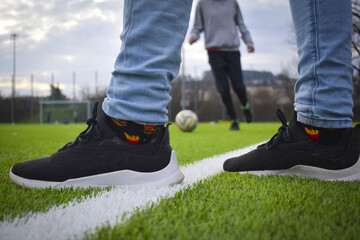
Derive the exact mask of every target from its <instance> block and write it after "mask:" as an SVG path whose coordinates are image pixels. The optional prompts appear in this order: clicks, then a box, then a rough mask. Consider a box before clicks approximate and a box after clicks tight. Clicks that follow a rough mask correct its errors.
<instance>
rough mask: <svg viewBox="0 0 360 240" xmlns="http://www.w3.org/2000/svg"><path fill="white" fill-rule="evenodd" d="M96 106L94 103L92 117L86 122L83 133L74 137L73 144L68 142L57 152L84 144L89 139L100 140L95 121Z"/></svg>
mask: <svg viewBox="0 0 360 240" xmlns="http://www.w3.org/2000/svg"><path fill="white" fill-rule="evenodd" d="M98 104H99V103H98V102H95V104H94V108H93V116H92V117H91V118H89V119H88V120H87V121H86V124H87V125H88V126H87V128H86V129H85V130H84V131H83V132H81V133H80V134H79V136H77V137H76V139H75V141H74V142H69V143H67V144H65V146H64V147H62V148H61V149H59V151H61V150H65V149H67V148H70V147H74V146H76V145H77V144H78V143H80V142H81V143H85V142H89V141H90V140H91V139H94V140H98V139H100V138H101V136H102V135H101V131H100V129H99V126H98V124H97V121H96V116H97V107H98Z"/></svg>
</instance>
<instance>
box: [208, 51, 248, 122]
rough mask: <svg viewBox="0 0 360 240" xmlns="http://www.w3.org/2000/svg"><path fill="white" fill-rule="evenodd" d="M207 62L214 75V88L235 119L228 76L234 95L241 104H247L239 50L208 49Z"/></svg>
mask: <svg viewBox="0 0 360 240" xmlns="http://www.w3.org/2000/svg"><path fill="white" fill-rule="evenodd" d="M208 56H209V63H210V66H211V70H212V72H213V74H214V77H215V83H216V88H217V90H218V92H219V93H220V95H221V98H222V101H223V103H224V104H225V107H226V110H227V113H228V115H229V117H230V119H237V117H236V112H235V109H234V105H233V102H232V100H231V95H230V85H229V81H228V78H229V79H230V81H231V85H232V87H233V90H234V91H235V93H236V95H237V96H238V97H239V100H240V102H241V104H242V105H243V106H245V105H246V104H247V101H248V100H247V95H246V87H245V85H244V82H243V75H242V69H241V62H240V52H239V51H233V52H227V51H209V52H208Z"/></svg>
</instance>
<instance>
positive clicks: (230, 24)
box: [191, 0, 254, 51]
mask: <svg viewBox="0 0 360 240" xmlns="http://www.w3.org/2000/svg"><path fill="white" fill-rule="evenodd" d="M238 30H239V31H240V33H241V38H242V39H243V41H244V42H245V44H246V45H252V46H253V45H254V43H253V41H252V39H251V36H250V32H249V31H248V29H247V28H246V26H245V24H244V20H243V18H242V15H241V11H240V8H239V5H238V4H237V2H236V0H200V1H199V2H198V5H197V8H196V15H195V23H194V27H193V29H192V31H191V36H192V37H195V38H196V39H199V37H200V33H201V32H203V31H204V33H205V48H206V49H211V48H216V49H218V50H221V51H237V50H239V47H240V38H239V34H238Z"/></svg>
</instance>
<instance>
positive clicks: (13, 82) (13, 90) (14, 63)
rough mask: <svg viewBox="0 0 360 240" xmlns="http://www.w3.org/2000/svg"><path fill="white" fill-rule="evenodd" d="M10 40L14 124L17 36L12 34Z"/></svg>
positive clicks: (13, 119) (12, 119)
mask: <svg viewBox="0 0 360 240" xmlns="http://www.w3.org/2000/svg"><path fill="white" fill-rule="evenodd" d="M10 36H11V39H12V40H13V41H14V48H13V75H12V80H11V123H12V124H15V118H14V112H15V110H14V108H15V80H16V38H17V36H18V35H17V34H16V33H12V34H11V35H10Z"/></svg>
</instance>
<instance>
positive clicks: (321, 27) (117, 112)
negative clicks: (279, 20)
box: [103, 0, 353, 128]
mask: <svg viewBox="0 0 360 240" xmlns="http://www.w3.org/2000/svg"><path fill="white" fill-rule="evenodd" d="M191 5H192V0H171V1H155V0H153V1H150V0H137V1H134V0H127V1H125V4H124V6H125V7H124V30H123V33H122V34H121V39H122V47H121V51H120V54H119V55H118V58H117V60H116V62H115V71H114V72H113V77H112V79H111V82H110V85H109V89H108V92H107V98H105V100H104V103H103V110H104V111H105V113H106V114H107V115H109V116H111V117H115V118H120V119H125V120H131V121H135V122H138V123H142V124H164V123H165V122H167V120H168V119H167V116H166V114H167V110H166V105H167V104H168V103H169V101H170V99H171V98H170V96H169V91H170V85H169V82H170V81H171V80H172V79H174V77H176V75H177V74H178V71H179V65H180V61H181V57H180V51H181V44H182V42H183V40H184V37H185V34H186V30H187V27H188V21H189V15H190V10H191ZM290 6H291V11H292V15H293V21H294V26H295V32H296V40H297V45H298V53H299V58H300V62H299V68H298V69H299V73H300V78H299V80H298V81H297V83H296V85H295V110H296V111H297V112H298V121H300V122H302V123H305V124H310V125H313V126H318V127H324V128H345V127H352V120H351V118H352V116H353V113H352V108H353V100H352V79H351V76H352V67H351V23H352V18H351V17H352V16H351V0H290Z"/></svg>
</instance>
